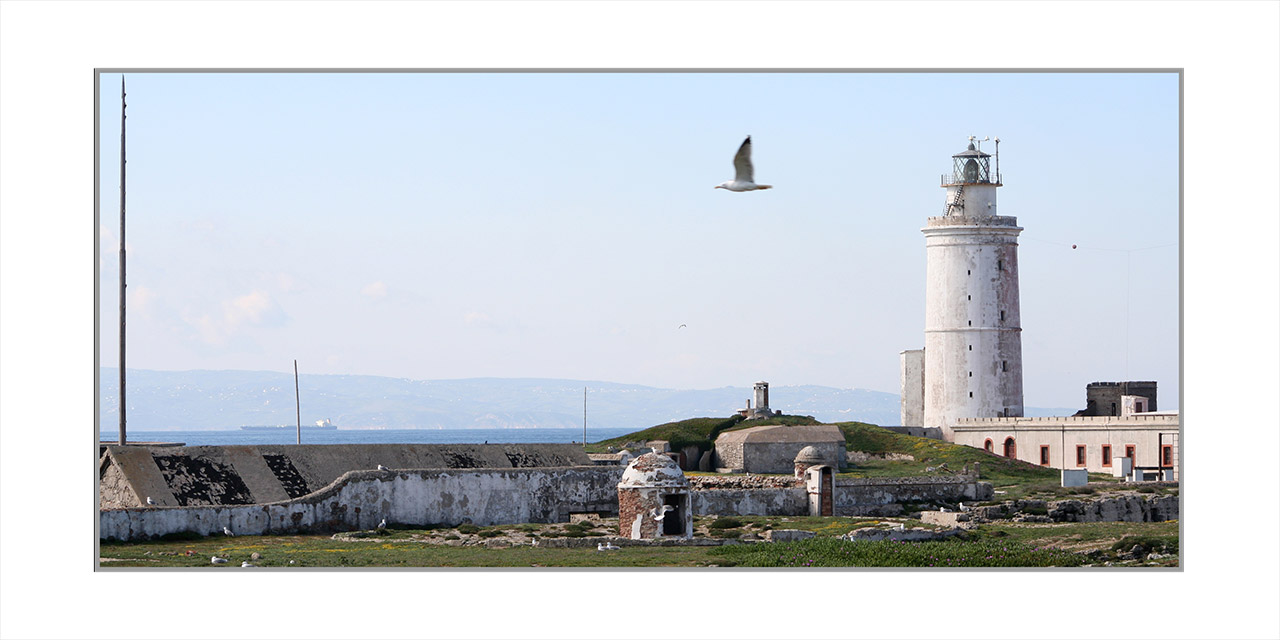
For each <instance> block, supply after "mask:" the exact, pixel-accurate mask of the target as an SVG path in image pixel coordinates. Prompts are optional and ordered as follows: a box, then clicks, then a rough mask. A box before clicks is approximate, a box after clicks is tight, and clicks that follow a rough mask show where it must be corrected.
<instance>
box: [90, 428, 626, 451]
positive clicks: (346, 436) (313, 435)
mask: <svg viewBox="0 0 1280 640" xmlns="http://www.w3.org/2000/svg"><path fill="white" fill-rule="evenodd" d="M633 432H635V429H627V428H623V429H618V428H612V429H607V428H598V429H597V428H590V427H588V428H587V442H599V441H601V440H608V439H609V438H616V437H618V436H623V435H626V434H628V433H633ZM126 435H127V436H128V440H129V441H130V442H181V443H183V444H185V445H186V446H189V447H199V446H206V445H240V444H248V445H254V444H297V443H298V431H297V429H280V430H279V431H244V430H241V429H234V430H199V431H133V430H129V431H128V433H127V434H126ZM98 438H99V440H101V441H102V442H103V443H105V444H111V443H114V442H117V441H118V440H119V438H120V435H119V432H117V431H102V432H100V433H99V434H98ZM581 442H582V429H561V428H540V429H341V428H339V429H335V430H319V429H303V430H302V444H484V443H488V444H503V443H512V444H529V443H549V444H570V443H581Z"/></svg>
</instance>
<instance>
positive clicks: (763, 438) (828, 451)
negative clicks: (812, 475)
mask: <svg viewBox="0 0 1280 640" xmlns="http://www.w3.org/2000/svg"><path fill="white" fill-rule="evenodd" d="M810 446H812V447H813V448H814V449H816V450H817V451H818V453H819V454H820V455H821V462H822V464H829V465H832V466H834V467H840V466H842V464H843V462H844V460H845V456H844V433H843V432H841V431H840V427H837V426H835V425H832V424H817V425H765V426H761V427H750V428H747V429H739V430H736V431H728V432H725V433H722V434H720V435H719V436H718V437H717V438H716V442H715V466H716V468H717V470H719V471H726V472H735V473H743V472H746V473H788V474H789V473H794V472H795V459H796V455H797V454H799V453H800V450H801V449H804V448H805V447H810Z"/></svg>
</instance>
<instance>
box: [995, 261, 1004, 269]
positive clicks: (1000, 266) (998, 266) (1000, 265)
mask: <svg viewBox="0 0 1280 640" xmlns="http://www.w3.org/2000/svg"><path fill="white" fill-rule="evenodd" d="M996 269H997V270H999V271H1004V260H996Z"/></svg>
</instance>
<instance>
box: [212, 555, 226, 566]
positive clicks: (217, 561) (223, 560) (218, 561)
mask: <svg viewBox="0 0 1280 640" xmlns="http://www.w3.org/2000/svg"><path fill="white" fill-rule="evenodd" d="M209 561H210V562H212V563H213V564H226V563H227V559H226V558H219V557H218V556H214V557H213V558H212V559H210V560H209Z"/></svg>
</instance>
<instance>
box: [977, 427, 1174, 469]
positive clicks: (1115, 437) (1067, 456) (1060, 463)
mask: <svg viewBox="0 0 1280 640" xmlns="http://www.w3.org/2000/svg"><path fill="white" fill-rule="evenodd" d="M1178 420H1179V418H1178V416H1177V415H1176V414H1162V415H1135V416H1127V417H1116V416H1088V417H1086V416H1066V417H1043V418H987V419H962V420H959V421H958V422H957V423H956V424H955V425H954V426H953V428H952V429H953V432H954V441H955V443H956V444H963V445H968V446H971V447H976V448H978V449H981V448H983V444H984V443H985V442H986V440H987V439H988V438H990V439H991V444H992V451H993V452H994V453H995V454H996V455H1001V453H1002V452H1003V450H1004V449H1003V445H1004V441H1005V439H1006V438H1013V439H1014V442H1015V443H1016V444H1017V458H1018V459H1019V460H1023V461H1025V462H1030V463H1032V464H1037V465H1038V464H1040V447H1041V446H1047V447H1049V464H1048V465H1046V466H1049V467H1053V468H1057V469H1063V468H1066V469H1078V468H1083V469H1087V470H1088V471H1089V472H1091V473H1114V472H1115V467H1116V465H1118V464H1122V463H1120V462H1119V459H1120V458H1122V457H1124V455H1125V445H1134V447H1135V452H1134V462H1133V465H1134V466H1139V467H1154V466H1158V465H1159V464H1160V458H1159V451H1160V449H1159V447H1160V443H1161V442H1162V441H1163V443H1164V444H1168V445H1172V446H1173V458H1174V462H1175V464H1176V463H1177V462H1178V461H1179V460H1180V457H1179V454H1180V451H1179V450H1178V448H1179V443H1178V440H1177V438H1174V437H1172V435H1171V434H1176V433H1178V430H1179V422H1178ZM1161 434H1164V437H1163V439H1162V438H1161ZM1077 445H1084V447H1085V465H1084V466H1083V467H1080V466H1078V465H1077V464H1076V446H1077ZM1103 445H1110V446H1111V466H1103V464H1102V446H1103ZM1177 477H1178V469H1177V467H1176V466H1175V468H1174V479H1177Z"/></svg>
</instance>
